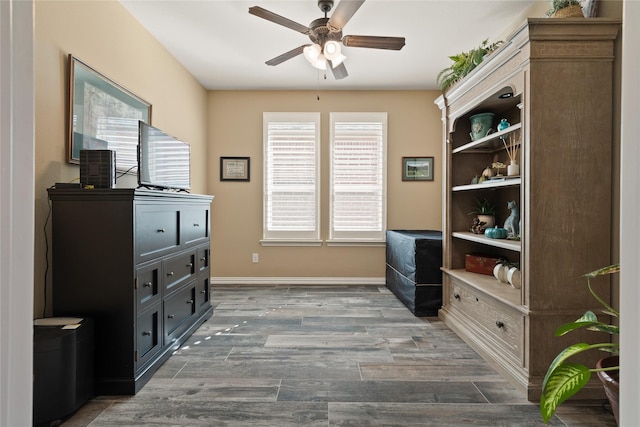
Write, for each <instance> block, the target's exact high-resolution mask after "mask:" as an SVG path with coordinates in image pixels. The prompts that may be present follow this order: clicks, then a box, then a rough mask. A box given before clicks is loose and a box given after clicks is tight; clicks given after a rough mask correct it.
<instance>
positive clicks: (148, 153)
mask: <svg viewBox="0 0 640 427" xmlns="http://www.w3.org/2000/svg"><path fill="white" fill-rule="evenodd" d="M190 168H191V147H190V146H189V144H187V143H186V142H183V141H180V140H179V139H176V138H174V137H173V136H171V135H167V134H166V133H164V132H163V131H161V130H160V129H158V128H156V127H153V126H151V125H148V124H147V123H144V122H143V121H139V122H138V185H139V186H140V187H147V188H155V189H162V190H182V191H189V190H190V189H191V180H190Z"/></svg>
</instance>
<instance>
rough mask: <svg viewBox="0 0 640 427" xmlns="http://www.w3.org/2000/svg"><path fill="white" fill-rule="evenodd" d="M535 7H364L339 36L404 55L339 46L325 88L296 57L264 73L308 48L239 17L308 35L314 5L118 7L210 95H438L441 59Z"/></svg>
mask: <svg viewBox="0 0 640 427" xmlns="http://www.w3.org/2000/svg"><path fill="white" fill-rule="evenodd" d="M534 1H539V0H527V1H525V0H497V1H489V0H470V1H458V0H448V1H447V0H444V1H442V0H410V1H401V0H368V1H366V2H365V3H364V4H363V5H362V7H361V8H360V9H359V10H358V11H357V12H356V13H355V15H354V16H353V18H352V19H351V20H350V21H349V22H348V23H347V24H346V25H345V27H344V28H343V34H344V35H347V34H353V35H373V36H394V37H405V38H406V46H405V47H404V48H403V49H402V50H400V51H390V50H378V49H365V48H355V47H345V48H343V53H344V54H345V55H346V56H347V60H346V61H345V65H346V68H347V70H348V72H349V76H348V77H347V78H345V79H342V80H335V79H334V78H333V75H332V74H331V72H330V71H328V72H327V75H326V79H324V76H323V73H322V72H318V70H316V69H315V68H313V67H312V66H311V65H310V64H309V63H308V62H307V61H306V60H305V58H304V57H303V56H302V55H299V56H297V57H295V58H293V59H290V60H288V61H285V62H283V63H281V64H279V65H277V66H268V65H266V64H265V61H267V60H269V59H271V58H273V57H276V56H278V55H280V54H282V53H284V52H287V51H289V50H291V49H293V48H295V47H298V46H300V45H302V44H306V43H308V42H309V39H308V37H307V36H305V35H303V34H300V33H298V32H296V31H294V30H291V29H289V28H286V27H283V26H281V25H278V24H275V23H273V22H270V21H267V20H265V19H262V18H259V17H257V16H254V15H250V14H249V12H248V10H249V7H251V6H261V7H263V8H265V9H268V10H269V11H271V12H274V13H276V14H278V15H281V16H284V17H286V18H289V19H291V20H293V21H295V22H298V23H300V24H303V25H305V26H307V25H309V24H310V23H311V21H313V20H314V19H317V18H321V17H323V16H324V15H323V13H322V12H321V11H320V9H319V8H318V6H317V1H316V0H288V1H283V0H277V1H276V0H252V1H241V0H207V1H205V0H198V1H188V0H120V2H121V3H122V4H123V5H124V7H126V8H127V9H128V10H129V11H130V12H131V14H132V15H133V16H134V17H135V18H136V19H137V20H138V21H139V22H140V23H141V24H142V25H143V26H144V27H145V28H147V30H148V31H149V32H150V33H151V34H152V35H153V36H154V37H155V38H156V39H157V40H158V41H159V42H160V43H161V44H162V45H163V46H165V48H166V49H167V50H168V51H169V52H170V53H171V54H172V55H173V56H174V57H175V58H176V59H177V60H178V61H179V62H180V63H182V64H183V65H184V67H185V68H186V69H187V70H189V72H191V74H193V76H194V77H195V78H196V79H197V80H198V81H199V82H200V83H201V84H202V85H203V86H204V87H205V88H207V89H212V90H227V89H228V90H242V89H252V90H253V89H273V90H276V89H277V90H282V89H289V90H302V89H314V90H315V89H318V88H319V89H323V90H328V89H330V90H347V89H348V90H358V89H363V90H364V89H394V90H416V89H418V90H420V89H438V86H437V84H436V76H437V75H438V73H439V72H440V70H442V69H443V68H445V67H447V66H449V65H450V64H451V60H449V58H448V56H449V55H453V54H456V53H458V52H461V51H466V50H469V49H471V48H474V47H476V46H478V45H479V44H480V43H481V42H482V41H483V40H485V39H489V41H490V42H494V41H496V38H497V37H504V33H505V31H507V29H509V28H512V27H513V25H514V23H519V22H518V21H519V20H523V19H524V12H525V11H526V9H528V8H529V6H531V4H532V3H533V2H534ZM335 3H336V5H337V4H338V0H336V2H335ZM334 9H335V6H334ZM328 16H331V12H330V13H329V15H328Z"/></svg>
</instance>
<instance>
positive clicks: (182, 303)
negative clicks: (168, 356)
mask: <svg viewBox="0 0 640 427" xmlns="http://www.w3.org/2000/svg"><path fill="white" fill-rule="evenodd" d="M195 293H196V283H195V281H194V282H192V283H190V284H188V285H187V286H185V287H184V288H182V289H180V290H179V291H178V292H176V293H175V294H173V295H172V296H170V297H169V298H166V299H165V300H164V314H165V316H164V343H165V345H167V344H170V343H171V342H173V341H174V340H175V339H176V337H179V336H180V334H181V333H182V332H183V331H184V330H185V329H186V327H188V326H189V322H188V320H189V318H190V317H191V316H192V315H193V314H195V312H196V297H195Z"/></svg>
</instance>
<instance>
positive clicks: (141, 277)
mask: <svg viewBox="0 0 640 427" xmlns="http://www.w3.org/2000/svg"><path fill="white" fill-rule="evenodd" d="M161 267H162V263H160V262H154V263H151V264H147V265H145V266H141V267H138V268H137V269H136V286H135V288H136V305H137V309H138V311H142V310H145V309H146V308H147V307H148V306H150V305H153V304H155V303H156V302H158V301H160V297H161V294H160V289H161V288H160V279H161V277H160V274H161Z"/></svg>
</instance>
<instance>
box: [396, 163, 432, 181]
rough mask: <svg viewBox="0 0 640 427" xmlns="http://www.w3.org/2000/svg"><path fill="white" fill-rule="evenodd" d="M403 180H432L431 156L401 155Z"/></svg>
mask: <svg viewBox="0 0 640 427" xmlns="http://www.w3.org/2000/svg"><path fill="white" fill-rule="evenodd" d="M402 180H403V181H433V157H403V158H402Z"/></svg>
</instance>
